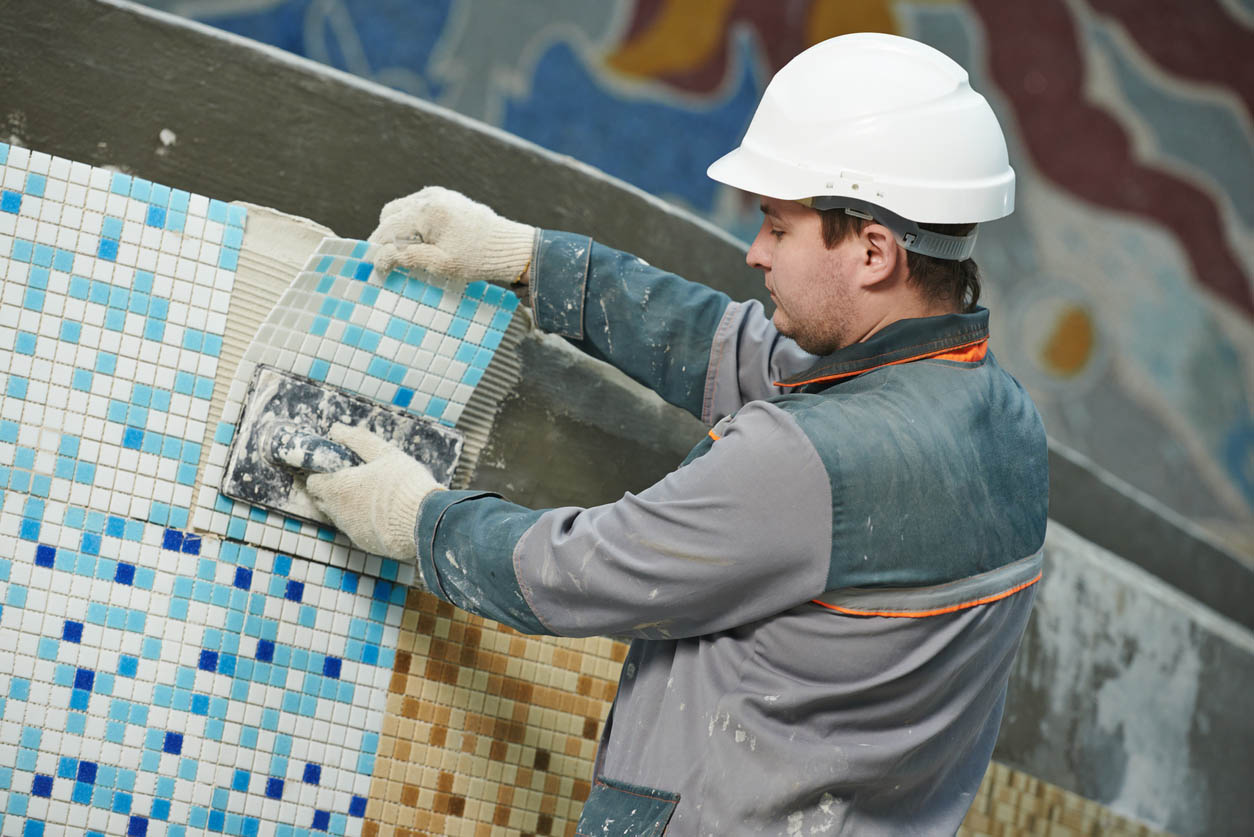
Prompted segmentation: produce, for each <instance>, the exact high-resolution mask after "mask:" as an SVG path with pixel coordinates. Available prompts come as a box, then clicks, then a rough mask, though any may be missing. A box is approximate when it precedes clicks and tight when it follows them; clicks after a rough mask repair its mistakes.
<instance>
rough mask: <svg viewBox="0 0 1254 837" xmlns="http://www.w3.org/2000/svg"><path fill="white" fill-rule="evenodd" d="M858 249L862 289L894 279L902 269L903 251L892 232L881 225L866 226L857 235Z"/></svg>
mask: <svg viewBox="0 0 1254 837" xmlns="http://www.w3.org/2000/svg"><path fill="white" fill-rule="evenodd" d="M858 244H859V247H860V257H859V266H860V267H861V268H862V270H861V271H859V272H860V273H861V276H862V281H861V282H860V284H861V285H862V286H863V287H864V288H870V287H871V286H872V285H879V284H881V283H883V282H885V281H887V280H891V279H893V278H895V277H896V276H897V274H898V268H899V267H904V265H903V264H902V263H903V262H904V261H905V257H906V254H905V251H903V250H902V249H901V247H899V246H898V245H897V239H896V238H894V237H893V231H892V230H890V229H889V228H888V227H886V226H884V225H883V224H875V223H871V224H867V225H866V226H865V227H863V228H862V231H861V232H860V233H858Z"/></svg>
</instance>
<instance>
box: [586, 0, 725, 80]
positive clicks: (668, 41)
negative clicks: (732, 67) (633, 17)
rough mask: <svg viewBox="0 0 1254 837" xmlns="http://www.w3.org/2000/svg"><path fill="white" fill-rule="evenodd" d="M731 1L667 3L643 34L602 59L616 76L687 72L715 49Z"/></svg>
mask: <svg viewBox="0 0 1254 837" xmlns="http://www.w3.org/2000/svg"><path fill="white" fill-rule="evenodd" d="M733 5H734V0H670V2H669V3H667V4H666V6H665V8H663V10H662V11H661V13H660V14H659V15H658V16H657V19H656V20H654V21H653V23H652V25H651V26H649V28H648V29H646V30H645V31H644V32H642V33H640V34H638V35H637V36H636V37H635V38H633V39H632V40H631V41H629V42H627V43H624V44H622V45H621V46H620V47H619V48H618V49H617V50H616V51H614V52H613V53H611V54H610V55H609V57H608V58H607V59H606V64H607V65H608V66H609V67H610V68H612V69H614V70H617V71H618V72H620V73H623V74H625V75H629V76H636V77H639V78H655V77H658V76H668V75H672V74H676V73H685V72H691V71H693V70H695V69H697V68H698V67H700V66H701V65H702V64H704V63H705V62H706V61H708V60H709V58H710V56H711V55H712V54H713V53H714V52H715V51H716V50H717V49H718V47H719V43H720V41H721V39H722V38H723V37H724V34H725V33H726V31H727V19H728V17H729V16H730V15H731V12H732V6H733Z"/></svg>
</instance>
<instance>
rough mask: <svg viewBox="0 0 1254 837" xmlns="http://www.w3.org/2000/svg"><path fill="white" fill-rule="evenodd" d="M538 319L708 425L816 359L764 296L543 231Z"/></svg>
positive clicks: (533, 284)
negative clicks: (782, 328)
mask: <svg viewBox="0 0 1254 837" xmlns="http://www.w3.org/2000/svg"><path fill="white" fill-rule="evenodd" d="M529 283H530V290H531V308H532V314H533V315H534V318H535V321H536V325H537V326H538V327H540V328H541V329H543V330H545V331H549V332H552V333H554V334H558V335H560V336H562V337H565V338H566V339H567V340H569V341H570V342H571V343H573V344H574V345H575V346H577V347H578V348H580V349H582V350H583V351H585V352H587V353H588V354H590V355H592V356H593V357H596V358H598V359H600V360H604V361H607V362H609V363H611V364H613V365H614V366H616V367H618V368H619V369H620V370H622V371H623V372H625V373H626V374H627V375H629V376H630V377H631V378H633V379H635V380H636V381H637V382H639V383H641V384H643V385H645V386H647V387H649V388H650V389H652V390H653V391H654V392H656V393H658V394H659V395H660V396H662V397H663V398H664V399H666V400H667V401H669V402H670V403H672V404H674V405H676V406H678V407H682V408H684V409H685V410H688V411H689V412H691V413H692V414H693V415H695V416H697V417H698V418H699V419H701V420H702V421H704V422H706V423H707V424H713V423H714V422H716V421H718V420H719V419H721V418H722V417H723V416H726V415H729V414H731V413H734V412H735V411H736V410H738V409H739V408H740V407H741V406H742V405H744V404H746V403H748V402H749V401H753V400H757V399H764V398H769V397H771V396H773V395H777V394H779V392H780V389H779V388H778V387H776V386H775V385H774V382H775V381H778V380H781V379H782V378H784V377H787V376H788V375H790V374H792V373H794V372H799V371H801V370H802V369H805V368H806V367H808V366H809V365H810V364H812V363H813V362H814V360H815V359H814V357H813V356H811V355H808V354H806V353H805V352H803V351H802V350H801V349H800V348H799V347H798V346H797V344H796V343H794V342H793V341H792V340H789V339H787V338H785V337H782V336H781V335H780V334H779V332H778V331H776V330H775V327H774V326H773V325H772V324H771V321H770V320H769V319H768V318H767V317H766V316H765V315H764V313H763V310H762V305H761V304H760V303H758V302H756V301H752V302H748V303H737V302H733V301H732V300H731V299H730V298H729V297H728V296H727V295H726V294H723V293H719V292H718V291H715V290H712V289H710V288H707V287H705V286H704V285H700V284H697V283H695V282H689V281H686V280H684V279H681V278H680V277H678V276H676V275H674V274H673V273H667V272H666V271H663V270H659V269H657V268H655V267H652V266H651V265H649V264H648V263H647V262H644V261H642V260H641V259H638V258H636V257H635V256H632V255H630V254H628V253H623V252H620V251H618V250H614V249H613V248H610V247H606V246H604V245H601V244H597V243H596V242H594V241H592V239H590V238H588V237H586V236H578V235H573V234H571V233H562V232H550V231H542V232H541V233H540V235H539V236H537V238H536V249H535V252H534V253H533V254H532V259H531V269H530V277H529Z"/></svg>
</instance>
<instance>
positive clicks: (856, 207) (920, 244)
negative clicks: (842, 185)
mask: <svg viewBox="0 0 1254 837" xmlns="http://www.w3.org/2000/svg"><path fill="white" fill-rule="evenodd" d="M797 202H798V203H800V204H804V205H805V206H809V207H812V208H814V209H843V210H845V212H846V213H847V214H849V215H853V216H855V217H858V218H865V219H867V220H868V221H875V222H876V223H879V224H883V225H884V226H886V227H888V228H889V229H890V230H892V231H893V235H894V236H895V237H896V239H897V243H898V244H900V245H901V246H902V247H904V248H906V249H907V250H909V251H910V252H912V253H918V254H919V255H921V256H931V257H932V258H934V259H948V260H951V261H956V262H960V261H964V260H966V259H969V258H971V253H972V252H974V251H975V234H976V232H978V229H973V230H971V232H969V233H967V234H966V235H944V234H942V233H938V232H933V231H931V230H925V229H923V228H922V227H920V226H919V225H918V224H916V223H915V222H914V221H911V220H910V219H909V218H902V217H901V216H900V215H898V214H897V213H895V212H890V211H889V210H887V209H885V208H884V207H882V206H879V205H878V204H873V203H871V202H870V201H864V200H859V199H858V198H846V197H841V196H837V195H822V196H819V197H815V198H802V199H801V200H799V201H797Z"/></svg>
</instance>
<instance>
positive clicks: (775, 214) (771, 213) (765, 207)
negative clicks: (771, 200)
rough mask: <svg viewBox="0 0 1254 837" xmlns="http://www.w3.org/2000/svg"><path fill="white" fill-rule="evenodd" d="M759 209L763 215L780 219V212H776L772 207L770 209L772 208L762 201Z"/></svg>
mask: <svg viewBox="0 0 1254 837" xmlns="http://www.w3.org/2000/svg"><path fill="white" fill-rule="evenodd" d="M758 209H760V210H762V214H763V215H769V216H771V217H772V218H778V217H779V213H778V212H776V211H775V210H774V209H773V208H771V207H770V206H769V205H768V204H767V203H766V201H762V202H761V203H760V204H758Z"/></svg>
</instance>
